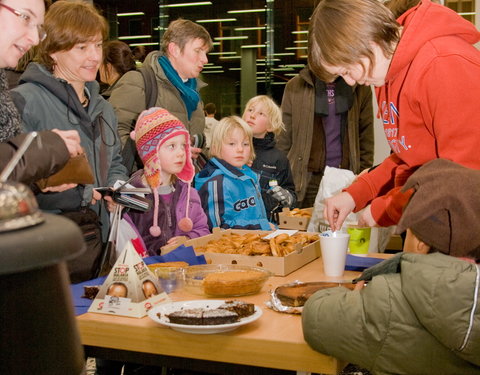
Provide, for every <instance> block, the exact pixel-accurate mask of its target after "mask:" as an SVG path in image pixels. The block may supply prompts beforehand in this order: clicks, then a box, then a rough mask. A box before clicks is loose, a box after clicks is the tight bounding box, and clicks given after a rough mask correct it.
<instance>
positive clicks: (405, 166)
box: [345, 0, 480, 226]
mask: <svg viewBox="0 0 480 375" xmlns="http://www.w3.org/2000/svg"><path fill="white" fill-rule="evenodd" d="M397 21H398V22H399V23H400V24H401V25H402V26H403V32H402V36H401V39H400V42H399V43H398V46H397V49H396V51H395V53H394V55H393V58H392V62H391V64H390V67H389V70H388V72H387V76H386V78H385V85H384V86H383V87H380V88H379V89H377V101H378V107H379V114H378V115H379V117H380V118H381V119H382V120H383V127H384V131H385V135H386V137H387V140H388V143H389V145H390V147H391V149H392V151H393V152H392V154H391V155H390V156H389V157H388V158H386V159H385V160H384V161H383V162H382V163H381V164H380V165H379V166H378V167H377V168H376V169H374V170H373V171H371V172H370V173H367V174H364V175H363V176H361V177H359V178H358V180H357V181H356V182H355V183H354V184H352V185H351V186H350V187H348V188H347V189H346V190H345V191H347V192H348V193H350V194H351V195H352V197H353V199H354V200H355V204H356V207H355V212H357V211H359V210H361V209H362V208H364V207H365V206H367V205H368V204H369V203H371V210H372V215H373V218H374V219H375V221H376V222H377V224H378V225H380V226H389V225H394V224H396V223H397V222H398V221H399V219H400V216H401V213H402V208H403V206H404V205H405V204H406V202H407V200H408V197H409V194H408V195H405V194H401V193H400V188H401V187H402V186H403V185H404V183H405V181H406V180H407V178H408V177H409V176H410V175H411V174H412V173H413V172H414V171H415V170H416V169H417V168H418V167H420V166H421V165H422V164H424V163H426V162H428V161H430V160H432V159H435V158H445V159H449V160H452V161H454V162H457V163H459V164H462V165H464V166H466V167H470V168H475V169H480V155H479V154H480V106H479V104H478V102H479V100H480V51H478V50H477V49H476V48H475V47H474V46H473V44H474V43H476V42H478V41H479V40H480V33H479V32H478V31H477V29H476V28H475V26H473V25H472V24H471V23H470V22H468V21H466V20H464V19H463V18H461V17H460V16H458V15H457V14H456V13H455V12H454V11H452V10H450V9H448V8H446V7H444V6H442V5H439V4H435V3H432V2H430V0H422V2H421V3H420V4H419V5H418V6H417V7H415V8H412V9H410V10H409V11H407V12H405V13H404V14H403V15H402V16H401V17H400V18H399V19H398V20H397Z"/></svg>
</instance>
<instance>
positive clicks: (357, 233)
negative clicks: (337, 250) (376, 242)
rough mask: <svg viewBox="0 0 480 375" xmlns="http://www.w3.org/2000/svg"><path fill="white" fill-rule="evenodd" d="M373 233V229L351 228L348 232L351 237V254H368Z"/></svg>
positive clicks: (349, 246) (349, 245)
mask: <svg viewBox="0 0 480 375" xmlns="http://www.w3.org/2000/svg"><path fill="white" fill-rule="evenodd" d="M371 231H372V228H370V227H356V226H351V227H348V228H347V232H348V234H349V235H350V241H349V242H348V248H349V249H350V254H354V255H363V256H366V255H367V254H368V248H369V246H370V233H371Z"/></svg>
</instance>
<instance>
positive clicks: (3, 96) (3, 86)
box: [0, 69, 21, 142]
mask: <svg viewBox="0 0 480 375" xmlns="http://www.w3.org/2000/svg"><path fill="white" fill-rule="evenodd" d="M20 121H21V120H20V115H19V114H18V111H17V108H16V107H15V104H13V101H12V98H11V97H10V93H9V92H8V82H7V75H6V74H5V71H4V70H3V69H0V142H6V141H8V140H9V139H11V138H13V137H14V136H16V135H18V134H20V132H21V128H20Z"/></svg>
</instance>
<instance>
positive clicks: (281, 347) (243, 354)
mask: <svg viewBox="0 0 480 375" xmlns="http://www.w3.org/2000/svg"><path fill="white" fill-rule="evenodd" d="M378 255H380V256H382V255H383V254H378ZM382 257H383V256H382ZM357 275H358V272H350V271H346V272H345V275H344V276H343V277H342V278H341V279H343V280H351V279H353V278H354V277H355V276H357ZM334 279H335V278H329V277H327V276H324V275H323V265H322V261H321V259H320V258H319V259H316V260H314V261H313V262H311V263H309V264H307V265H305V266H304V267H302V268H301V269H299V270H297V271H295V272H293V273H291V274H290V275H287V276H285V277H272V278H270V279H269V281H267V283H266V285H265V286H264V288H263V289H262V293H260V294H257V295H254V296H246V297H241V298H239V299H242V300H245V301H248V302H252V303H255V304H256V305H257V306H260V307H261V308H262V309H263V315H262V316H261V317H260V319H258V320H257V321H255V322H253V323H251V324H247V325H245V326H242V327H239V328H238V329H236V330H235V331H232V332H227V333H221V334H214V335H195V334H187V333H181V332H177V331H174V330H172V329H170V328H168V327H164V326H161V325H159V324H157V323H156V322H154V321H152V320H151V319H150V318H148V317H144V318H141V319H137V318H127V317H119V316H112V315H103V314H96V313H87V314H84V315H80V316H79V317H78V318H77V323H78V327H79V330H80V334H81V339H82V342H83V344H84V345H85V348H86V353H87V355H91V356H94V355H97V356H101V357H102V358H109V359H118V360H128V358H130V359H132V358H135V360H136V361H137V362H139V361H141V362H145V363H147V364H153V363H154V362H158V363H155V364H160V363H163V364H165V365H167V366H169V364H168V363H169V362H168V361H167V359H168V358H175V357H181V358H188V359H191V360H193V359H194V360H202V361H214V362H222V363H227V364H236V365H247V366H257V367H261V368H270V369H278V370H281V369H283V370H293V371H297V372H298V373H309V372H314V373H326V374H337V373H339V372H340V371H341V369H343V368H344V367H345V365H346V363H344V362H342V361H339V360H337V359H336V358H333V357H329V356H326V355H323V354H321V353H318V352H316V351H314V350H313V349H311V348H310V347H309V346H308V344H307V343H306V342H305V341H304V339H303V332H302V326H301V317H300V316H299V315H291V314H284V313H278V312H275V311H272V310H270V309H269V308H267V307H266V306H265V304H264V303H265V302H266V301H267V300H268V299H269V297H268V291H269V290H273V289H274V288H275V287H276V286H278V285H281V284H285V283H288V282H292V281H294V280H299V281H304V282H307V281H332V280H334ZM170 297H171V298H172V300H173V301H181V300H192V299H204V298H203V297H200V296H196V295H192V294H188V293H186V292H185V291H182V290H180V291H178V292H174V293H172V294H170ZM119 353H122V355H120V354H119ZM128 353H130V354H132V356H130V357H129V356H128V355H127V354H128ZM141 353H143V354H141ZM142 356H143V357H142ZM142 358H143V359H142ZM155 358H159V361H155ZM160 359H161V360H160ZM189 361H190V360H189ZM198 367H199V366H197V368H198ZM240 367H241V366H239V368H240ZM278 370H276V371H275V372H272V373H275V374H280V373H282V372H279V371H278ZM227 373H233V372H231V371H229V372H227ZM235 373H236V374H239V373H240V372H239V371H235ZM245 373H251V374H252V373H253V371H247V372H245Z"/></svg>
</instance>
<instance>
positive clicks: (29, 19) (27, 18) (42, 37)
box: [0, 3, 47, 42]
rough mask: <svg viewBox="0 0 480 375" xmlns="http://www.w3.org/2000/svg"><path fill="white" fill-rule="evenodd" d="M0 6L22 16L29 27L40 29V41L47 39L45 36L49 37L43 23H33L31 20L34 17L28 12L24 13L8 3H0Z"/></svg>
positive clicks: (19, 16)
mask: <svg viewBox="0 0 480 375" xmlns="http://www.w3.org/2000/svg"><path fill="white" fill-rule="evenodd" d="M0 6H1V7H4V8H5V9H6V10H9V11H10V12H12V13H13V14H15V15H16V16H17V17H18V18H20V19H21V20H22V22H23V24H24V25H25V26H27V27H29V28H33V27H36V28H37V31H38V38H39V39H40V42H42V41H43V40H45V38H46V37H47V32H46V31H45V29H44V28H43V25H32V22H31V21H32V19H31V17H30V16H29V15H28V14H25V13H22V12H20V11H18V10H16V9H13V8H11V7H9V6H8V5H5V4H2V3H0Z"/></svg>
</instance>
